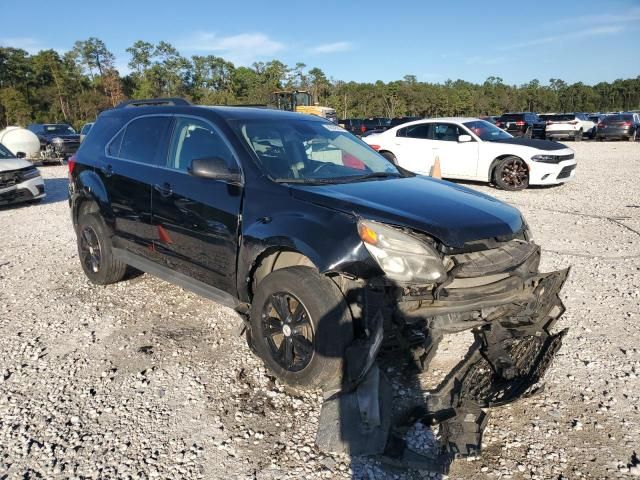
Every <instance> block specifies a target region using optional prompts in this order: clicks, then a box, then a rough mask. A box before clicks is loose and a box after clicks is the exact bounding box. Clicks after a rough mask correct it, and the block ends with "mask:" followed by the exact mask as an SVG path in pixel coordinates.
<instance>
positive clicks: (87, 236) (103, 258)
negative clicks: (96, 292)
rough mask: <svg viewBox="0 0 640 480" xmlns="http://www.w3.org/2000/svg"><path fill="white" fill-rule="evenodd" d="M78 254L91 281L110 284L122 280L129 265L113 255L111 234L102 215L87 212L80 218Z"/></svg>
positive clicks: (97, 283) (98, 283)
mask: <svg viewBox="0 0 640 480" xmlns="http://www.w3.org/2000/svg"><path fill="white" fill-rule="evenodd" d="M77 232H78V233H77V237H78V238H77V240H78V256H79V257H80V263H81V265H82V269H83V270H84V273H85V275H86V276H87V278H89V280H90V281H91V283H95V284H96V285H108V284H110V283H115V282H119V281H120V280H122V279H123V278H124V276H125V274H126V271H127V265H126V264H125V263H123V262H121V261H119V260H117V259H116V258H115V257H114V256H113V251H112V245H111V236H110V235H109V233H108V229H107V226H106V225H105V224H104V221H103V220H102V217H101V216H100V215H98V214H96V213H85V214H82V215H81V216H80V218H79V219H78V230H77Z"/></svg>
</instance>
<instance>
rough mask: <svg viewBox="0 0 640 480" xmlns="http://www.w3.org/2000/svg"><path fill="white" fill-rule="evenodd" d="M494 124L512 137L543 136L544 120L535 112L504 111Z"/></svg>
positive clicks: (542, 137)
mask: <svg viewBox="0 0 640 480" xmlns="http://www.w3.org/2000/svg"><path fill="white" fill-rule="evenodd" d="M495 124H496V126H497V127H500V128H502V129H503V130H505V131H507V132H508V133H510V134H511V135H513V136H514V137H524V138H541V139H544V138H545V128H546V122H545V121H544V120H542V119H540V118H539V117H538V115H536V114H535V113H531V112H520V113H504V114H502V115H501V116H500V117H498V119H497V120H496V122H495Z"/></svg>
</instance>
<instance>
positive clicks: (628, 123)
mask: <svg viewBox="0 0 640 480" xmlns="http://www.w3.org/2000/svg"><path fill="white" fill-rule="evenodd" d="M622 125H623V126H624V127H630V126H631V122H624V123H623V124H622Z"/></svg>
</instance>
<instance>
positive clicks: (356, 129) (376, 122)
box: [338, 117, 420, 136]
mask: <svg viewBox="0 0 640 480" xmlns="http://www.w3.org/2000/svg"><path fill="white" fill-rule="evenodd" d="M419 118H420V117H395V118H386V117H370V118H364V119H362V118H345V119H343V120H340V121H339V122H338V125H340V126H341V127H342V128H344V129H345V130H346V131H347V132H349V133H353V134H354V135H357V136H366V135H368V134H370V133H371V132H384V131H385V130H387V129H389V128H392V127H396V126H398V125H401V124H403V123H406V122H411V121H413V120H418V119H419Z"/></svg>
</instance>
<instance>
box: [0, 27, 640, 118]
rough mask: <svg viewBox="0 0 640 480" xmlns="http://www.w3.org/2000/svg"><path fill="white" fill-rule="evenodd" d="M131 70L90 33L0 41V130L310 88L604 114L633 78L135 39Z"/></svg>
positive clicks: (379, 103) (261, 98) (339, 98)
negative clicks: (193, 49) (60, 48)
mask: <svg viewBox="0 0 640 480" xmlns="http://www.w3.org/2000/svg"><path fill="white" fill-rule="evenodd" d="M127 53H128V55H129V57H130V58H129V63H128V66H129V69H130V72H129V73H128V74H126V75H121V74H120V73H119V72H118V70H117V68H116V65H115V56H114V55H113V53H111V52H110V51H109V50H108V49H107V47H106V45H105V43H104V42H103V41H102V40H100V39H98V38H94V37H92V38H89V39H87V40H80V41H77V42H75V44H74V46H73V48H71V49H70V50H69V51H67V52H65V53H59V52H57V51H55V50H43V51H40V52H38V53H35V54H29V53H28V52H27V51H25V50H22V49H19V48H13V47H10V46H7V47H0V128H1V127H4V126H6V125H26V124H28V123H31V122H67V123H70V124H73V125H74V126H76V127H78V126H79V125H81V124H83V123H84V122H88V121H92V120H94V119H95V118H96V116H97V115H98V114H99V113H100V112H101V111H102V110H104V109H106V108H111V107H114V106H115V105H117V104H118V103H119V102H121V101H123V100H125V99H128V98H131V99H138V98H152V97H169V96H170V97H173V96H179V97H184V98H187V99H189V100H191V101H192V102H194V103H198V104H206V105H242V104H252V105H255V104H266V103H267V102H268V100H269V96H270V94H271V93H272V92H273V91H275V90H278V89H306V90H309V91H310V92H311V94H312V96H313V99H314V101H315V102H318V103H319V104H321V105H326V106H330V107H333V108H335V109H336V111H337V113H338V116H339V117H341V118H366V117H372V116H384V117H397V116H406V115H408V116H429V117H432V116H449V115H450V116H457V115H470V116H478V115H496V114H500V113H502V112H505V111H534V112H571V111H581V112H594V111H600V112H606V111H621V110H631V109H638V108H640V75H639V76H637V77H636V78H631V79H618V80H615V81H614V82H600V83H598V84H596V85H585V84H584V83H582V82H578V83H573V84H568V83H566V82H564V81H563V80H561V79H557V78H552V79H550V80H549V82H548V84H546V85H545V84H542V83H541V82H540V81H539V80H537V79H534V80H532V81H530V82H528V83H525V84H522V85H508V84H506V83H505V82H504V81H503V79H502V78H500V77H495V76H492V77H489V78H487V80H486V81H485V82H483V83H482V84H477V83H471V82H467V81H464V80H455V81H454V80H447V81H446V82H444V83H428V82H420V81H418V80H417V78H416V76H415V75H405V76H404V77H403V79H402V80H396V81H393V82H387V83H385V82H382V81H377V82H375V83H360V82H353V81H351V82H346V81H342V80H334V79H330V78H327V76H326V75H325V73H324V72H323V71H322V70H321V69H320V68H317V67H314V68H307V65H305V64H304V63H296V65H295V66H288V65H285V64H284V63H282V62H280V61H279V60H271V61H269V62H255V63H253V65H251V66H250V67H246V66H236V65H234V64H233V63H232V62H229V61H227V60H225V59H224V58H221V57H217V56H214V55H194V56H192V57H191V58H187V57H184V56H183V55H181V54H180V52H179V51H178V50H177V49H176V48H175V47H174V46H172V45H171V44H170V43H167V42H164V41H161V42H159V43H157V44H153V43H149V42H145V41H142V40H139V41H137V42H135V43H134V44H133V45H132V46H131V47H129V48H128V49H127Z"/></svg>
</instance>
